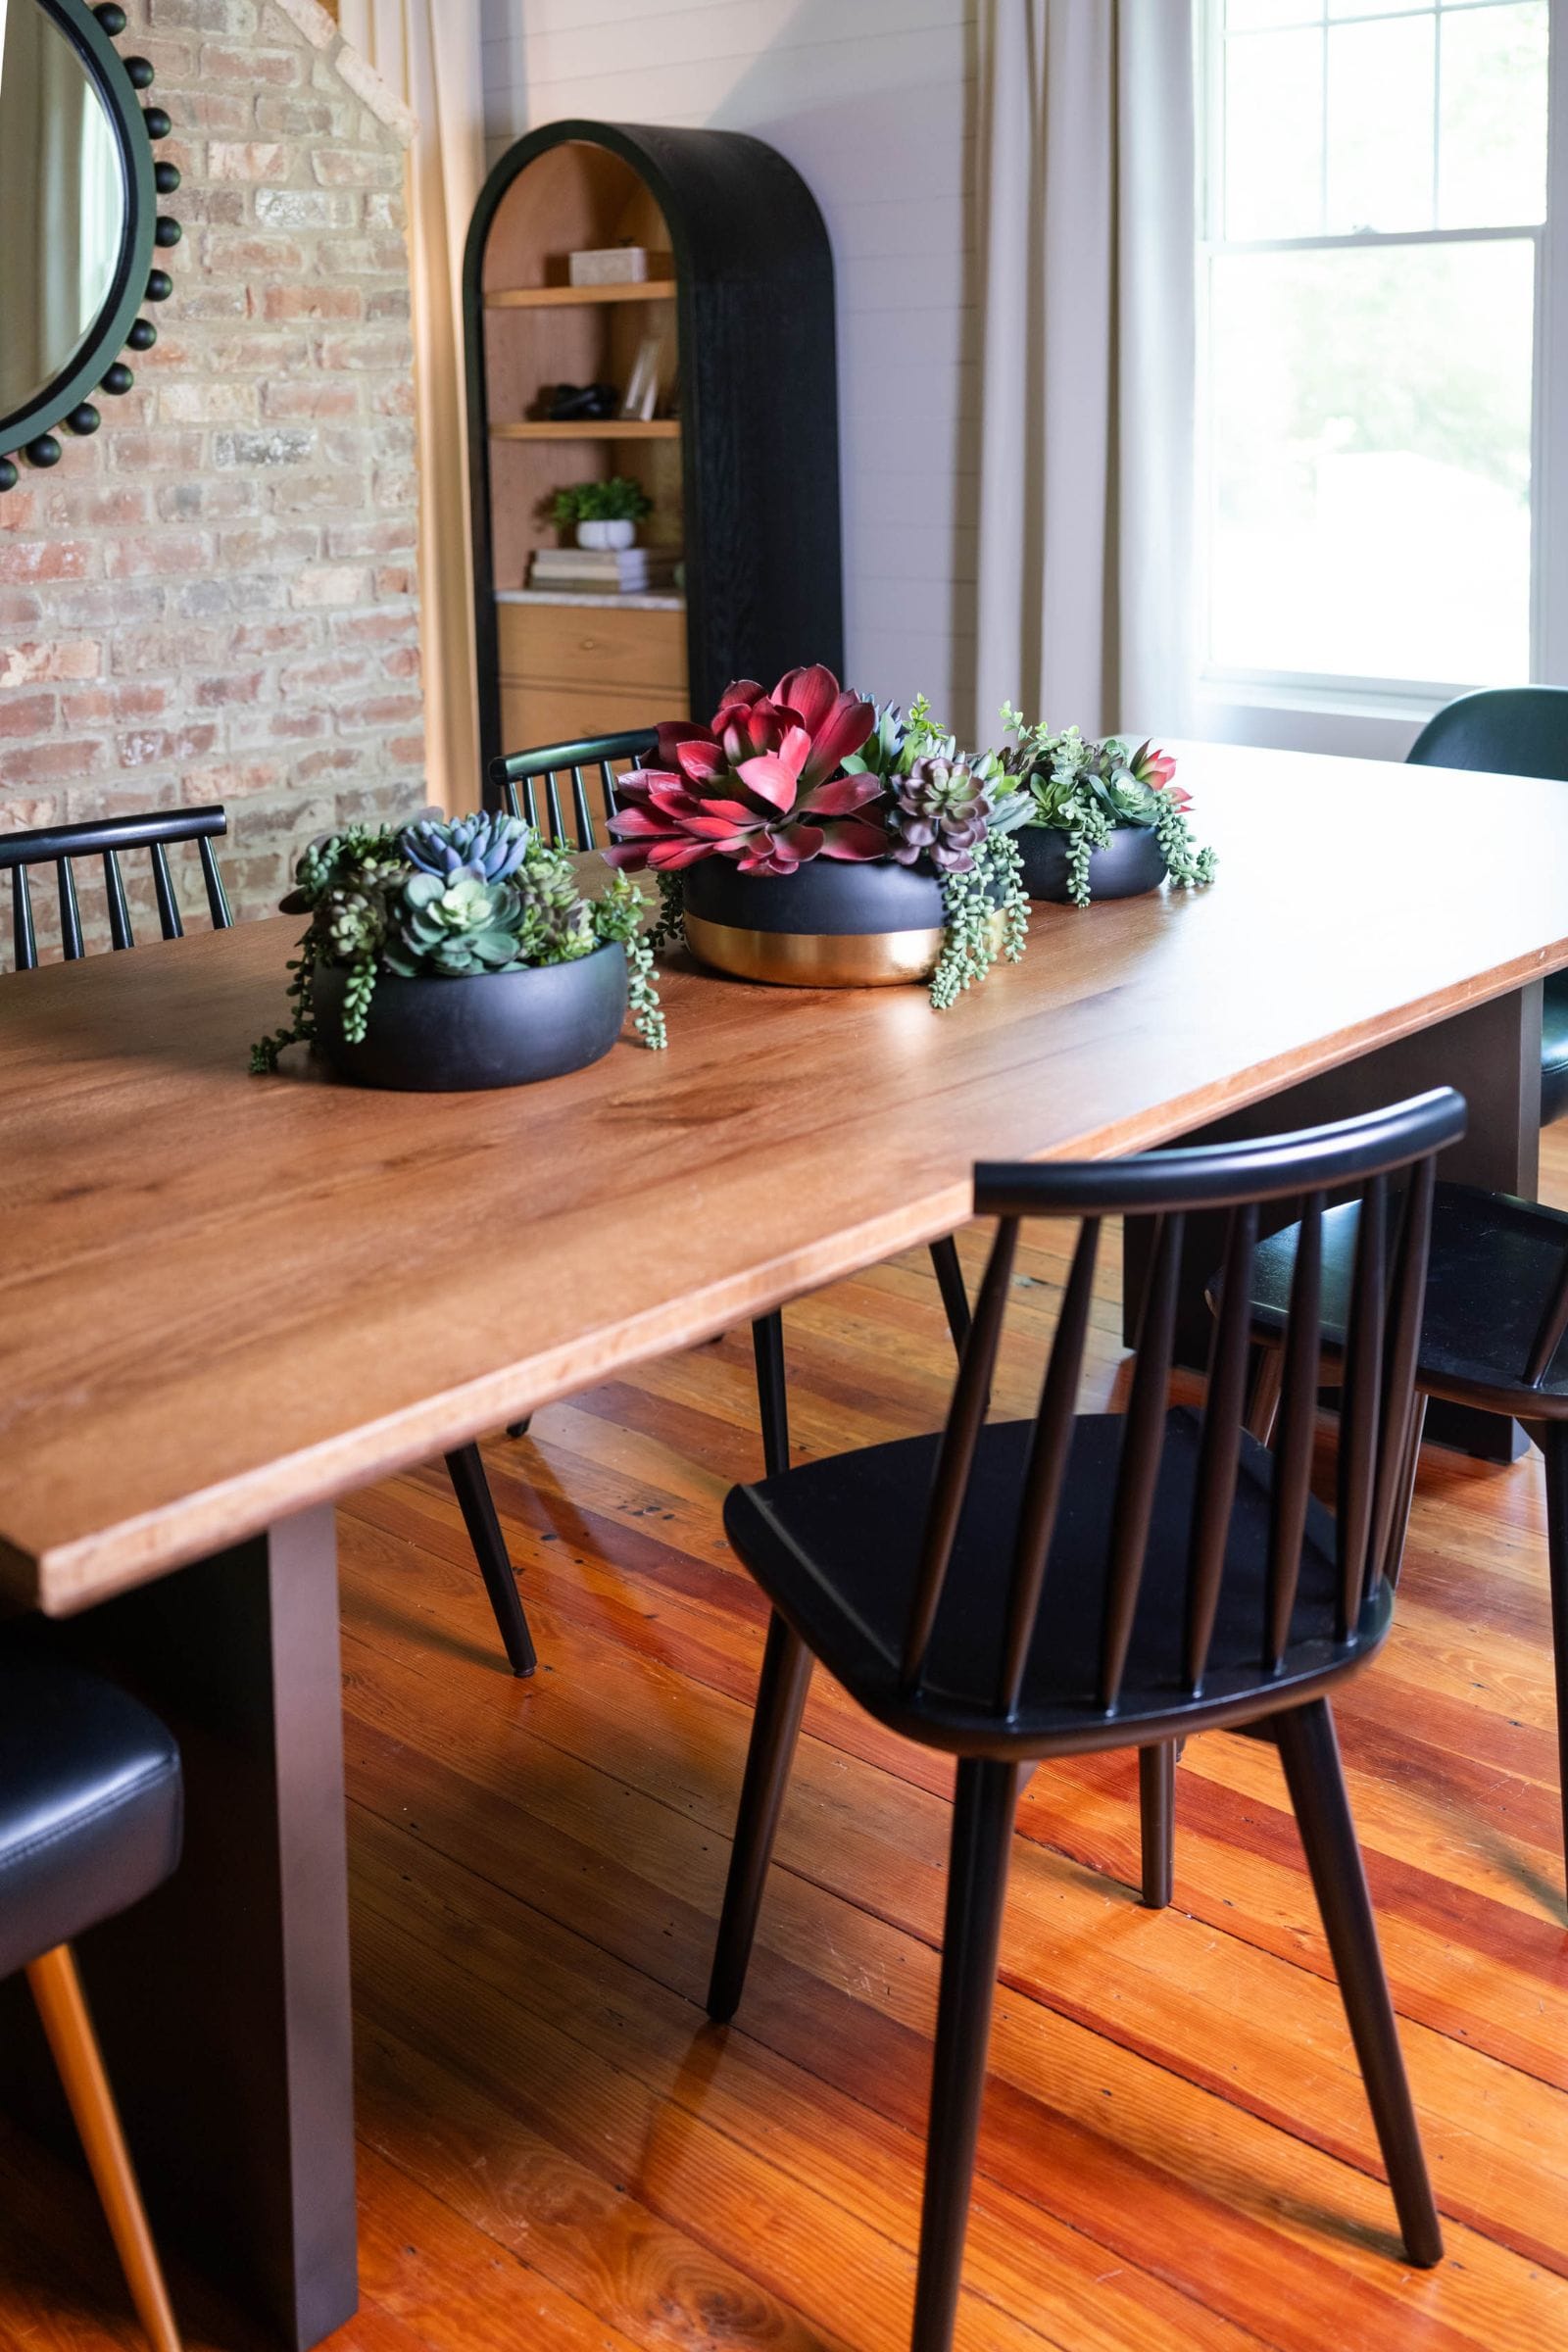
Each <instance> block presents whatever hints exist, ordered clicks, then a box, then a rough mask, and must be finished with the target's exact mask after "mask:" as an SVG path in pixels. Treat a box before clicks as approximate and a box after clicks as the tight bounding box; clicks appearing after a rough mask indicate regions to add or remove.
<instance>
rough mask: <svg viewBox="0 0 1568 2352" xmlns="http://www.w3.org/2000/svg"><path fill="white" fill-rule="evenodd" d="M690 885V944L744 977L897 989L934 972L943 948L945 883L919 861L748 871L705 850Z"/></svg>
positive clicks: (816, 862)
mask: <svg viewBox="0 0 1568 2352" xmlns="http://www.w3.org/2000/svg"><path fill="white" fill-rule="evenodd" d="M681 885H682V895H683V898H684V902H685V911H686V944H687V946H688V947H689V948H690V949H691V951H692V953H693V955H694V956H700V957H701V959H702V960H703V962H704V963H708V964H711V965H712V966H713V968H714V970H715V971H720V972H730V973H732V974H733V975H734V976H735V977H736V978H737V979H740V980H768V981H772V982H773V983H775V984H776V985H778V986H780V987H784V988H890V987H894V986H896V985H897V984H899V983H900V982H904V981H910V980H926V979H929V977H930V975H931V973H932V972H933V971H934V970H935V968H936V963H937V958H938V956H940V955H941V953H942V929H943V906H942V885H941V883H940V882H939V881H938V880H937V878H936V876H935V875H934V874H923V873H920V872H918V871H917V870H916V868H914V867H913V866H907V865H893V864H885V865H870V864H856V863H853V862H852V861H851V860H850V859H848V858H812V859H811V860H810V862H809V864H807V865H803V866H800V867H799V868H798V869H797V870H796V872H794V873H793V874H743V873H742V872H741V871H740V869H739V867H738V866H736V865H733V864H732V863H731V862H730V860H729V859H728V858H703V859H701V860H700V862H699V863H698V864H696V865H689V866H687V867H686V868H685V870H684V872H683V873H682V875H681Z"/></svg>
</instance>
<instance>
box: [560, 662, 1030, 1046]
mask: <svg viewBox="0 0 1568 2352" xmlns="http://www.w3.org/2000/svg"><path fill="white" fill-rule="evenodd" d="M657 759H658V765H657V766H656V767H652V768H647V769H644V770H642V771H641V772H640V773H636V774H633V775H629V776H626V777H624V778H623V779H622V781H621V784H620V787H619V792H620V802H621V806H620V809H619V812H618V813H617V815H616V816H615V817H614V818H613V820H612V823H611V828H610V829H611V832H612V833H613V836H614V846H613V848H611V849H609V850H607V851H606V853H605V855H606V857H607V858H609V859H610V861H611V863H612V864H613V865H615V866H618V867H620V868H622V869H630V870H634V871H636V870H641V869H643V868H645V867H646V868H648V869H649V870H650V871H652V872H653V873H654V874H655V875H656V876H657V878H658V881H659V885H660V890H661V894H662V899H663V903H664V904H663V918H662V923H661V926H660V929H659V931H658V933H657V934H656V944H658V943H659V942H662V941H663V940H665V939H667V938H670V937H675V936H678V934H679V927H680V922H681V900H682V891H681V881H680V876H681V873H682V871H683V870H684V869H685V868H686V867H688V866H691V865H695V864H696V863H697V862H698V861H699V860H700V859H702V858H729V859H731V860H733V862H734V863H735V864H736V866H737V867H738V868H739V869H740V871H741V872H742V873H747V874H773V875H787V874H792V873H794V872H796V871H797V870H798V868H799V867H800V866H802V865H804V864H806V863H808V862H809V860H810V859H812V858H842V859H847V860H853V861H855V862H858V863H874V862H877V861H887V862H892V863H896V864H900V865H911V866H912V865H923V866H924V867H926V868H927V869H928V870H929V871H931V872H932V873H933V874H935V876H936V877H937V879H938V880H939V881H940V883H941V885H942V897H943V910H944V916H945V923H944V945H943V953H942V956H941V960H940V961H939V963H938V964H937V967H936V970H935V972H934V973H933V974H932V978H931V1001H932V1003H933V1005H936V1006H937V1007H938V1008H939V1009H941V1008H944V1007H946V1006H947V1005H951V1004H953V1003H954V1001H955V999H956V997H957V996H958V995H959V994H960V993H961V992H962V991H963V990H964V989H966V988H969V987H971V986H972V985H973V984H974V983H975V982H976V981H978V980H982V979H984V977H985V975H986V973H987V972H988V971H989V970H990V968H991V966H992V964H993V963H994V962H995V961H996V959H997V956H998V955H999V953H1000V954H1001V955H1003V956H1005V957H1006V958H1007V959H1008V960H1009V961H1011V962H1016V960H1017V959H1018V957H1019V956H1021V955H1022V953H1023V947H1024V939H1025V936H1026V932H1027V927H1028V902H1027V900H1026V899H1025V897H1024V894H1023V889H1022V884H1021V877H1020V871H1019V861H1018V856H1017V852H1016V850H1015V848H1014V847H1013V845H1012V843H1011V841H1010V840H1009V838H1008V834H1009V831H1010V830H1011V829H1012V828H1013V827H1014V826H1015V825H1017V824H1020V823H1022V822H1023V820H1024V817H1025V816H1026V814H1027V804H1026V802H1025V801H1024V799H1023V796H1022V795H1021V794H1014V795H1013V796H1012V798H1014V799H1015V800H1016V803H1017V806H1016V807H1015V808H1014V807H1012V806H1011V805H1010V802H1009V805H1008V806H1007V807H1006V808H1005V809H1004V806H1003V804H1004V801H1005V799H1006V798H1007V795H1006V794H1005V792H1004V791H1003V790H999V785H1000V784H1001V783H1002V781H1003V779H1002V770H1001V767H1000V763H999V762H998V761H997V760H996V759H995V758H994V757H991V756H987V758H985V759H975V758H973V757H971V756H969V755H966V754H963V753H960V752H959V750H958V748H957V745H956V741H955V739H954V737H953V736H952V735H950V734H948V733H946V732H945V731H944V730H943V729H942V728H941V727H939V726H938V725H937V724H936V722H935V721H934V720H933V719H932V717H931V714H930V711H929V708H928V707H927V705H926V704H925V702H924V700H923V699H921V700H917V701H916V702H915V703H914V704H913V705H912V706H911V708H910V710H909V711H908V712H907V714H906V713H904V712H903V711H899V710H897V709H895V708H894V707H893V706H891V705H889V706H886V707H884V708H883V709H882V710H880V711H879V710H878V709H877V708H876V707H875V706H874V705H873V704H871V703H869V702H867V701H865V700H864V699H863V698H862V697H860V696H858V695H857V694H854V693H851V692H849V691H848V690H847V689H845V688H843V687H841V686H840V684H839V681H838V679H837V678H836V677H835V676H834V675H833V672H832V671H831V670H830V669H827V668H825V667H824V666H823V665H822V664H821V663H820V662H818V663H816V664H814V665H813V666H811V667H809V668H804V669H792V670H790V671H789V672H788V673H787V674H786V675H785V676H784V677H782V678H780V679H779V681H778V683H777V685H776V686H775V687H774V688H773V690H772V692H771V694H768V693H766V692H764V690H763V689H762V687H761V686H760V684H759V683H758V681H757V680H756V679H755V678H742V679H738V680H737V681H736V682H735V684H733V685H732V686H730V687H728V688H727V689H726V690H725V693H724V697H723V700H722V702H721V703H720V705H719V708H718V710H717V711H715V712H714V714H713V717H712V719H711V723H710V724H709V725H707V726H702V725H696V724H693V723H692V722H691V721H689V720H686V719H678V720H672V721H667V722H665V724H663V725H662V726H661V727H660V729H659V749H658V753H657ZM999 915H1000V918H1001V919H1000V922H999V921H997V920H996V919H995V918H996V917H998V916H999Z"/></svg>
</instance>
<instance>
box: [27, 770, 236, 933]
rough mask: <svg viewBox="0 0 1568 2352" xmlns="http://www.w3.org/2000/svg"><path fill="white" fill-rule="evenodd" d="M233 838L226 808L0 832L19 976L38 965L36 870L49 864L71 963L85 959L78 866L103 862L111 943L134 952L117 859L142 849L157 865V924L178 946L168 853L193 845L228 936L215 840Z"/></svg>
mask: <svg viewBox="0 0 1568 2352" xmlns="http://www.w3.org/2000/svg"><path fill="white" fill-rule="evenodd" d="M227 831H228V818H227V815H226V814H225V812H224V810H223V809H169V810H164V811H160V812H157V813H154V814H150V815H146V816H107V817H95V818H93V819H91V820H90V821H89V822H87V823H85V824H79V825H46V826H43V827H41V828H39V829H38V830H36V831H32V832H25V833H0V872H3V871H5V869H6V868H8V867H9V869H10V873H11V934H12V943H13V946H14V948H15V952H16V964H17V969H18V971H19V972H30V971H32V970H33V969H34V967H35V966H36V964H37V961H38V942H37V932H36V928H35V925H34V922H33V911H32V897H31V892H30V888H29V885H28V874H29V872H30V871H31V869H32V868H33V867H35V866H40V865H52V866H53V867H54V869H55V879H56V887H57V888H58V891H59V894H60V938H61V944H62V946H63V947H64V949H65V954H66V959H67V961H68V962H74V961H75V959H76V957H77V956H81V955H83V954H84V953H85V949H84V947H83V943H82V931H81V905H80V901H79V900H78V898H77V895H76V878H75V871H74V867H75V861H76V860H77V859H78V858H102V860H103V869H104V890H105V894H106V896H107V899H108V902H109V937H110V941H111V943H112V944H113V946H115V947H117V948H130V947H134V946H135V944H136V943H135V934H134V933H133V931H132V930H131V923H130V906H129V902H128V900H127V899H126V896H125V880H124V876H123V873H122V871H121V866H120V860H121V858H122V857H123V856H124V855H125V854H126V853H127V852H129V851H132V850H145V851H146V852H147V853H148V856H149V858H150V859H151V862H152V871H153V889H154V891H155V893H156V894H157V900H158V925H159V929H160V931H161V932H162V934H163V936H164V938H165V939H181V938H183V937H184V930H185V926H184V924H183V923H182V922H181V920H180V913H179V900H178V898H177V896H176V894H175V890H174V880H173V875H172V872H171V870H170V863H169V851H170V848H171V847H172V846H173V845H177V844H178V843H181V842H191V841H193V842H194V843H195V844H196V848H197V853H198V855H199V857H200V858H201V866H202V880H203V882H204V884H205V885H206V890H207V906H208V910H209V912H210V913H211V915H212V919H213V929H214V930H215V931H226V930H228V929H229V927H230V926H231V924H232V922H233V919H234V918H233V915H232V914H231V913H230V911H229V906H228V898H227V894H226V893H225V891H224V889H223V878H222V875H221V873H220V872H219V870H218V858H217V855H216V853H215V851H214V849H213V843H214V841H215V840H216V839H217V838H218V837H220V836H221V835H222V834H224V833H226V832H227Z"/></svg>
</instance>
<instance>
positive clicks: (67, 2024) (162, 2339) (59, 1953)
mask: <svg viewBox="0 0 1568 2352" xmlns="http://www.w3.org/2000/svg"><path fill="white" fill-rule="evenodd" d="M27 1983H28V1985H30V1986H31V1988H32V1997H33V1999H34V2001H35V2002H36V2003H37V2005H38V2015H39V2017H40V2018H41V2019H42V2020H43V2030H44V2033H45V2034H47V2035H48V2039H49V2047H50V2049H51V2050H52V2051H53V2052H54V2060H55V2064H56V2066H57V2067H58V2068H59V2069H60V2080H61V2082H63V2083H64V2085H65V2091H66V2097H67V2098H68V2099H69V2100H70V2102H71V2112H72V2114H73V2116H74V2118H75V2121H76V2130H77V2131H79V2132H80V2134H81V2144H82V2147H83V2148H84V2149H85V2151H86V2156H87V2163H88V2165H89V2167H90V2168H91V2172H92V2177H93V2180H94V2182H95V2183H96V2185H97V2189H98V2195H99V2199H100V2201H101V2202H102V2205H103V2209H104V2217H105V2219H106V2220H107V2222H108V2224H109V2229H110V2234H111V2235H112V2236H113V2238H114V2241H115V2249H116V2251H117V2252H118V2254H119V2256H120V2262H121V2267H122V2269H123V2271H124V2274H125V2283H126V2285H127V2286H128V2287H129V2288H130V2299H131V2301H132V2302H133V2303H134V2304H135V2306H136V2316H137V2318H138V2319H139V2320H140V2321H141V2324H142V2327H143V2328H144V2329H145V2330H146V2333H147V2338H148V2341H149V2342H150V2343H151V2344H152V2346H153V2352H180V2348H179V2330H178V2328H177V2327H175V2326H174V2314H173V2311H172V2308H171V2305H170V2301H169V2290H168V2288H167V2287H166V2286H165V2284H164V2274H163V2272H162V2270H161V2269H160V2268H159V2263H158V2250H157V2248H156V2247H155V2246H154V2244H153V2240H152V2232H151V2230H150V2229H148V2227H147V2216H146V2214H145V2213H144V2212H143V2210H142V2202H141V2192H140V2191H139V2189H138V2188H137V2186H136V2175H135V2171H134V2169H133V2167H132V2165H131V2161H130V2151H129V2149H128V2148H127V2147H126V2145H125V2140H124V2134H123V2131H121V2129H120V2117H119V2115H118V2114H117V2112H116V2109H115V2100H114V2093H113V2092H112V2091H111V2090H110V2087H109V2078H108V2076H107V2075H106V2074H105V2073H104V2062H103V2058H102V2055H101V2054H100V2052H99V2048H98V2037H97V2035H96V2034H94V2032H93V2030H92V2020H91V2018H90V2017H89V2016H88V2015H87V2004H86V2002H85V2001H84V2000H83V1998H82V1992H81V1984H80V1980H79V1979H78V1977H77V1975H76V1963H75V1961H74V1959H73V1956H72V1951H71V1946H70V1945H69V1944H68V1943H59V1944H56V1946H55V1948H54V1950H53V1951H52V1952H45V1953H44V1955H43V1957H42V1959H40V1960H34V1961H33V1963H32V1965H31V1967H30V1968H29V1969H28V1970H27Z"/></svg>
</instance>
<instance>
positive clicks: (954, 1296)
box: [931, 1233, 970, 1355]
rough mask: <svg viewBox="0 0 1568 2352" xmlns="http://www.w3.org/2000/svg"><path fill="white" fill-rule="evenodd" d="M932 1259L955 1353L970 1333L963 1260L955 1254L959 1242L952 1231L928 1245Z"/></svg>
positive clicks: (967, 1294) (961, 1348)
mask: <svg viewBox="0 0 1568 2352" xmlns="http://www.w3.org/2000/svg"><path fill="white" fill-rule="evenodd" d="M931 1263H932V1265H933V1266H934V1267H935V1269H936V1277H937V1289H938V1290H939V1291H940V1292H941V1293H942V1308H943V1312H944V1313H945V1314H946V1316H947V1318H948V1329H949V1331H951V1332H952V1334H953V1347H954V1352H955V1354H957V1355H961V1354H962V1353H963V1343H964V1341H965V1340H966V1339H967V1338H968V1337H969V1322H970V1316H969V1293H968V1290H967V1288H966V1287H965V1284H964V1279H963V1263H962V1260H961V1259H960V1258H959V1256H958V1245H957V1243H956V1240H955V1239H954V1237H953V1235H952V1234H951V1233H947V1234H944V1235H943V1237H942V1239H941V1241H939V1242H933V1243H932V1245H931Z"/></svg>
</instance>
